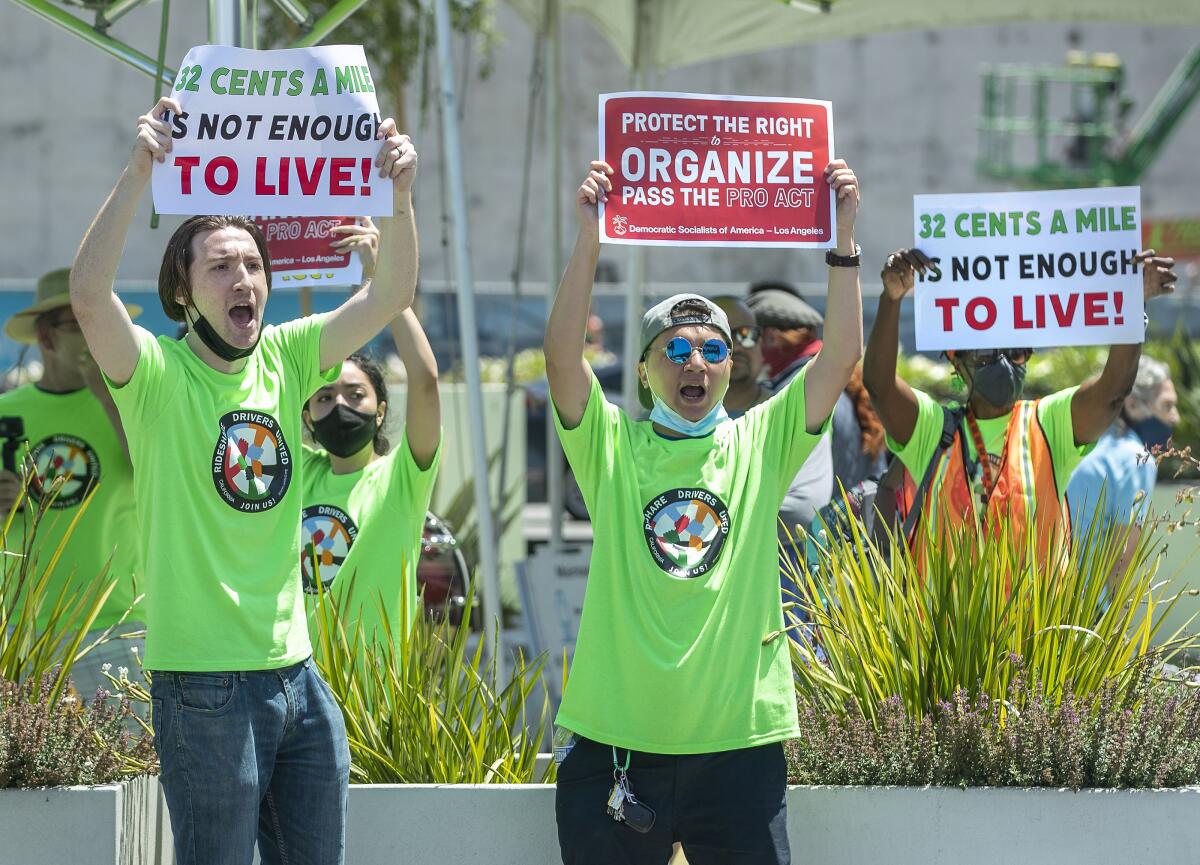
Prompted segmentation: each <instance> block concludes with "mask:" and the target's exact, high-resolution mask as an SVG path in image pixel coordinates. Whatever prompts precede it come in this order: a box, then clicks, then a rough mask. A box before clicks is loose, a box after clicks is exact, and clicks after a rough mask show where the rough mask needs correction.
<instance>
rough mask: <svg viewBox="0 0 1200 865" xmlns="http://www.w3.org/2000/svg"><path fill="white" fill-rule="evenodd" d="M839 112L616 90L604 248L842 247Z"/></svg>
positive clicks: (610, 107) (603, 127)
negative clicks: (833, 167)
mask: <svg viewBox="0 0 1200 865" xmlns="http://www.w3.org/2000/svg"><path fill="white" fill-rule="evenodd" d="M832 111H833V109H832V106H831V104H830V103H828V102H819V101H816V100H812V99H768V98H762V99H760V98H757V97H752V96H704V95H698V94H691V93H605V94H601V96H600V153H601V154H602V157H603V159H604V160H605V161H606V162H608V164H609V165H610V166H611V167H612V169H613V172H614V173H613V175H612V178H611V180H612V184H613V188H612V192H610V193H609V195H608V201H607V203H601V206H600V226H601V231H600V239H601V241H602V242H604V243H627V244H648V245H654V246H783V247H789V246H790V247H816V248H832V247H833V246H836V245H837V238H836V237H835V236H834V226H833V213H834V193H833V191H832V189H831V188H830V187H829V185H828V184H827V183H826V182H825V176H824V174H825V166H826V165H827V164H828V163H829V160H830V159H832V158H833V113H832Z"/></svg>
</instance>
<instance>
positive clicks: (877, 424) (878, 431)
mask: <svg viewBox="0 0 1200 865" xmlns="http://www.w3.org/2000/svg"><path fill="white" fill-rule="evenodd" d="M846 394H847V395H848V396H849V397H850V401H851V402H853V403H854V416H855V417H856V418H858V425H859V427H860V428H861V429H862V452H863V453H865V454H870V455H871V456H873V457H878V456H879V455H880V454H882V453H883V451H884V448H886V447H887V441H886V439H885V438H884V432H883V422H882V421H881V420H880V419H879V415H877V414H875V409H873V408H872V407H871V397H870V396H869V395H868V394H867V387H866V385H864V384H863V372H862V364H861V363H860V364H858V365H857V366H855V367H854V373H853V374H852V375H851V376H850V381H849V382H847V384H846Z"/></svg>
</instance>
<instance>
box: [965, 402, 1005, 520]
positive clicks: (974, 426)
mask: <svg viewBox="0 0 1200 865" xmlns="http://www.w3.org/2000/svg"><path fill="white" fill-rule="evenodd" d="M967 429H969V430H970V431H971V440H972V441H973V442H974V443H975V458H976V459H977V460H979V470H980V472H981V473H982V475H983V495H982V496H981V500H982V503H983V506H984V507H985V508H986V507H987V506H988V502H989V501H990V500H991V498H992V491H993V490H994V489H995V488H996V480H997V478H998V477H999V475H998V474H997V475H996V476H993V475H992V461H991V459H989V458H988V450H987V446H986V445H984V443H983V434H982V433H981V432H980V431H979V423H978V422H977V421H976V420H975V412H974V411H972V410H971V409H970V408H968V409H967ZM1007 461H1008V432H1007V430H1006V431H1005V434H1004V450H1002V451H1001V452H1000V466H999V469H997V473H998V472H999V471H1000V470H1001V469H1003V468H1004V464H1005V463H1006V462H1007Z"/></svg>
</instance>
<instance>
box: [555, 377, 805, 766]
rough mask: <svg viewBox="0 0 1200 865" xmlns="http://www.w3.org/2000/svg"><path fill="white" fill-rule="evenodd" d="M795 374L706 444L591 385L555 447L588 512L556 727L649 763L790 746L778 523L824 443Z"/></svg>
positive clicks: (792, 715)
mask: <svg viewBox="0 0 1200 865" xmlns="http://www.w3.org/2000/svg"><path fill="white" fill-rule="evenodd" d="M804 377H805V373H804V372H802V373H800V374H799V375H797V376H796V377H795V378H794V379H792V381H791V383H789V385H788V386H787V387H786V388H784V389H783V390H781V391H780V393H779V394H778V395H776V396H775V397H773V398H772V399H769V400H767V401H766V402H764V403H761V404H759V405H757V406H755V407H754V408H752V409H751V410H750V411H748V412H747V413H746V414H745V415H743V416H742V417H740V418H738V419H737V420H734V421H729V422H727V423H723V424H720V425H719V426H718V427H717V428H716V430H715V431H714V432H713V434H712V435H710V436H705V437H703V438H694V439H681V440H668V439H665V438H663V437H662V436H660V435H658V434H657V433H656V432H655V431H654V429H653V426H652V424H651V423H650V422H649V421H640V422H635V421H632V420H630V419H629V417H628V416H627V415H625V413H624V412H622V411H621V410H620V409H618V408H617V407H616V406H614V405H611V404H610V403H608V402H607V401H606V400H605V398H604V393H603V392H602V391H601V390H600V384H599V382H598V381H597V380H596V379H595V377H594V376H593V378H592V389H591V394H590V395H589V397H588V404H587V408H586V410H585V412H584V416H583V419H582V421H581V422H580V424H579V426H578V427H576V428H575V429H572V430H567V429H564V428H563V426H562V422H561V420H560V419H559V418H558V417H557V414H556V416H555V423H556V425H557V427H558V432H559V438H560V439H561V440H562V444H563V449H564V450H565V451H566V455H567V459H568V460H570V463H571V468H572V469H573V470H574V472H575V477H576V479H577V480H578V481H579V488H580V490H581V491H582V492H583V497H584V500H585V501H586V502H587V507H588V512H589V513H590V514H591V515H592V529H593V533H594V543H593V546H592V560H591V565H590V567H589V570H588V585H587V592H586V596H585V599H584V604H583V615H582V619H581V621H580V626H579V637H578V640H577V642H576V646H575V657H574V660H573V662H572V664H571V672H570V676H569V678H568V680H567V688H566V693H565V694H564V696H563V702H562V706H561V708H560V709H559V712H558V718H557V720H556V723H558V724H559V725H560V726H562V727H565V728H567V729H569V730H573V731H574V732H576V733H578V734H580V735H581V736H586V737H587V738H589V739H593V740H596V741H598V742H603V743H605V744H610V745H615V746H618V747H621V748H630V749H634V750H639V751H648V752H652V753H660V754H697V753H708V752H713V751H728V750H733V749H736V748H747V747H751V746H755V745H763V744H767V743H770V742H777V741H780V740H783V739H788V738H790V737H793V736H795V735H797V733H798V730H797V722H796V698H795V689H794V686H793V683H792V669H791V661H790V657H789V653H788V639H787V637H786V636H777V637H776V638H775V639H772V640H770V641H768V642H767V643H766V644H765V645H764V644H763V639H764V638H765V637H766V636H767V635H768V634H770V633H772V632H775V631H778V630H779V629H780V628H782V627H783V610H782V605H781V600H780V595H779V561H778V552H777V548H776V533H775V521H776V519H777V518H778V515H779V506H780V504H781V503H782V501H783V496H784V493H786V492H787V489H788V486H789V485H790V484H791V482H792V480H793V479H794V478H795V477H796V473H797V472H798V471H799V470H800V466H801V465H803V463H804V460H805V458H807V456H808V454H809V453H810V452H811V451H812V449H813V447H814V446H815V445H816V443H817V442H818V440H819V439H820V436H821V435H823V434H824V433H825V432H826V431H827V430H828V421H826V424H825V427H824V429H822V431H821V433H820V434H818V435H811V434H810V433H809V432H808V431H807V430H806V429H805V421H804Z"/></svg>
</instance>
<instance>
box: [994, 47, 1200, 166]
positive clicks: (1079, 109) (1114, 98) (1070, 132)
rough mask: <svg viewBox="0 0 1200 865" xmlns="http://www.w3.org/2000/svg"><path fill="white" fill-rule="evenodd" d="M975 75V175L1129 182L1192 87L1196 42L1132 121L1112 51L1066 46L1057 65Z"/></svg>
mask: <svg viewBox="0 0 1200 865" xmlns="http://www.w3.org/2000/svg"><path fill="white" fill-rule="evenodd" d="M981 81H982V85H983V103H982V104H983V110H982V116H981V117H980V119H979V162H978V170H979V173H980V174H981V175H983V176H985V177H992V178H996V179H999V180H1006V181H1009V182H1011V183H1015V184H1017V185H1020V186H1025V187H1033V188H1038V187H1040V188H1055V187H1081V186H1124V185H1131V184H1135V183H1137V182H1138V180H1139V178H1140V177H1141V176H1142V174H1143V173H1144V172H1145V171H1146V169H1147V168H1149V167H1150V165H1151V163H1152V162H1153V161H1154V158H1155V157H1156V156H1157V155H1158V153H1159V151H1160V150H1162V148H1163V146H1164V145H1165V144H1166V142H1167V140H1168V139H1169V138H1170V136H1171V133H1172V132H1173V131H1174V130H1175V127H1176V126H1177V125H1178V124H1179V121H1180V120H1181V119H1182V118H1183V116H1184V115H1185V114H1186V113H1187V110H1188V108H1189V107H1191V104H1192V103H1193V102H1194V101H1195V99H1196V96H1197V94H1200V45H1197V46H1195V47H1194V48H1193V49H1192V50H1191V51H1190V52H1189V53H1188V55H1187V56H1186V57H1184V58H1183V60H1182V61H1181V62H1180V64H1179V65H1178V66H1177V67H1176V68H1175V71H1174V72H1172V73H1171V77H1170V78H1169V79H1168V80H1167V82H1166V83H1165V84H1164V85H1163V87H1162V89H1161V90H1160V91H1159V92H1158V94H1157V95H1156V96H1155V97H1154V100H1153V101H1152V102H1151V103H1150V105H1149V107H1147V109H1146V111H1145V112H1144V113H1143V114H1142V116H1141V117H1139V118H1138V119H1137V121H1136V122H1135V123H1133V125H1132V127H1130V126H1129V115H1130V113H1131V109H1132V107H1133V101H1132V100H1131V99H1130V98H1129V97H1128V96H1127V95H1126V94H1125V93H1124V92H1122V87H1123V85H1124V83H1125V68H1124V66H1123V65H1122V63H1121V60H1120V58H1119V57H1118V56H1117V55H1115V54H1095V53H1093V54H1088V53H1085V52H1081V51H1072V52H1070V53H1068V55H1067V64H1066V66H1065V67H1060V68H1049V67H1034V66H1022V65H1015V64H996V65H988V66H984V67H983V68H982V70H981Z"/></svg>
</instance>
